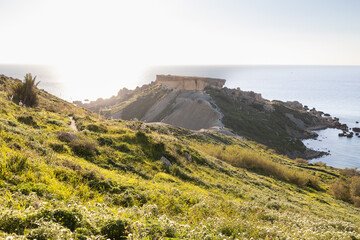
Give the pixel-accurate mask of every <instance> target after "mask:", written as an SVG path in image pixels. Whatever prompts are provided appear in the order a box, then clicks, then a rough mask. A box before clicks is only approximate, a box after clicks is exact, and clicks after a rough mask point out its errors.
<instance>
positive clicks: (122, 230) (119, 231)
mask: <svg viewBox="0 0 360 240" xmlns="http://www.w3.org/2000/svg"><path fill="white" fill-rule="evenodd" d="M129 233H130V224H129V223H128V222H127V221H126V220H121V219H119V220H111V221H109V222H107V223H106V225H105V226H103V227H102V228H101V234H102V235H104V236H106V237H107V238H110V239H111V240H123V239H127V237H128V234H129Z"/></svg>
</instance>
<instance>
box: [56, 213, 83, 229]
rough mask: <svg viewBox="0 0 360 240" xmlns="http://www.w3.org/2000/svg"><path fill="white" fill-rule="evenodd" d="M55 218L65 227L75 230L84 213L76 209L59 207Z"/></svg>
mask: <svg viewBox="0 0 360 240" xmlns="http://www.w3.org/2000/svg"><path fill="white" fill-rule="evenodd" d="M54 220H55V221H56V222H58V223H60V224H61V225H63V226H64V227H67V228H69V229H70V230H71V231H74V230H75V229H76V228H77V227H78V226H79V225H80V222H81V220H82V215H81V214H80V213H79V212H77V211H76V210H73V211H68V210H62V209H58V210H55V211H54Z"/></svg>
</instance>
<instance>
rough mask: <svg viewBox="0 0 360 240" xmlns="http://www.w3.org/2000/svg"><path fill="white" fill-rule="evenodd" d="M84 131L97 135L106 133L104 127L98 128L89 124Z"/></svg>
mask: <svg viewBox="0 0 360 240" xmlns="http://www.w3.org/2000/svg"><path fill="white" fill-rule="evenodd" d="M86 129H87V130H89V131H92V132H97V133H106V132H107V128H106V127H105V126H99V125H96V124H89V125H87V126H86Z"/></svg>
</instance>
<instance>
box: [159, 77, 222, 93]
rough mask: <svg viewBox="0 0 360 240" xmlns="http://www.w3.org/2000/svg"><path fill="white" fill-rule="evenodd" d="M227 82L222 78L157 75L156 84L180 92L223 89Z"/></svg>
mask: <svg viewBox="0 0 360 240" xmlns="http://www.w3.org/2000/svg"><path fill="white" fill-rule="evenodd" d="M225 82H226V80H225V79H220V78H206V77H190V76H175V75H156V83H159V84H161V85H162V86H164V87H166V88H171V89H179V90H198V91H201V90H204V88H205V87H208V86H211V87H215V88H222V87H223V86H224V84H225Z"/></svg>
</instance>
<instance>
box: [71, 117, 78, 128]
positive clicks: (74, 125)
mask: <svg viewBox="0 0 360 240" xmlns="http://www.w3.org/2000/svg"><path fill="white" fill-rule="evenodd" d="M69 119H70V121H71V123H70V125H69V128H70V129H71V130H74V131H75V132H77V131H78V129H77V127H76V124H75V120H74V118H73V117H69Z"/></svg>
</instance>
